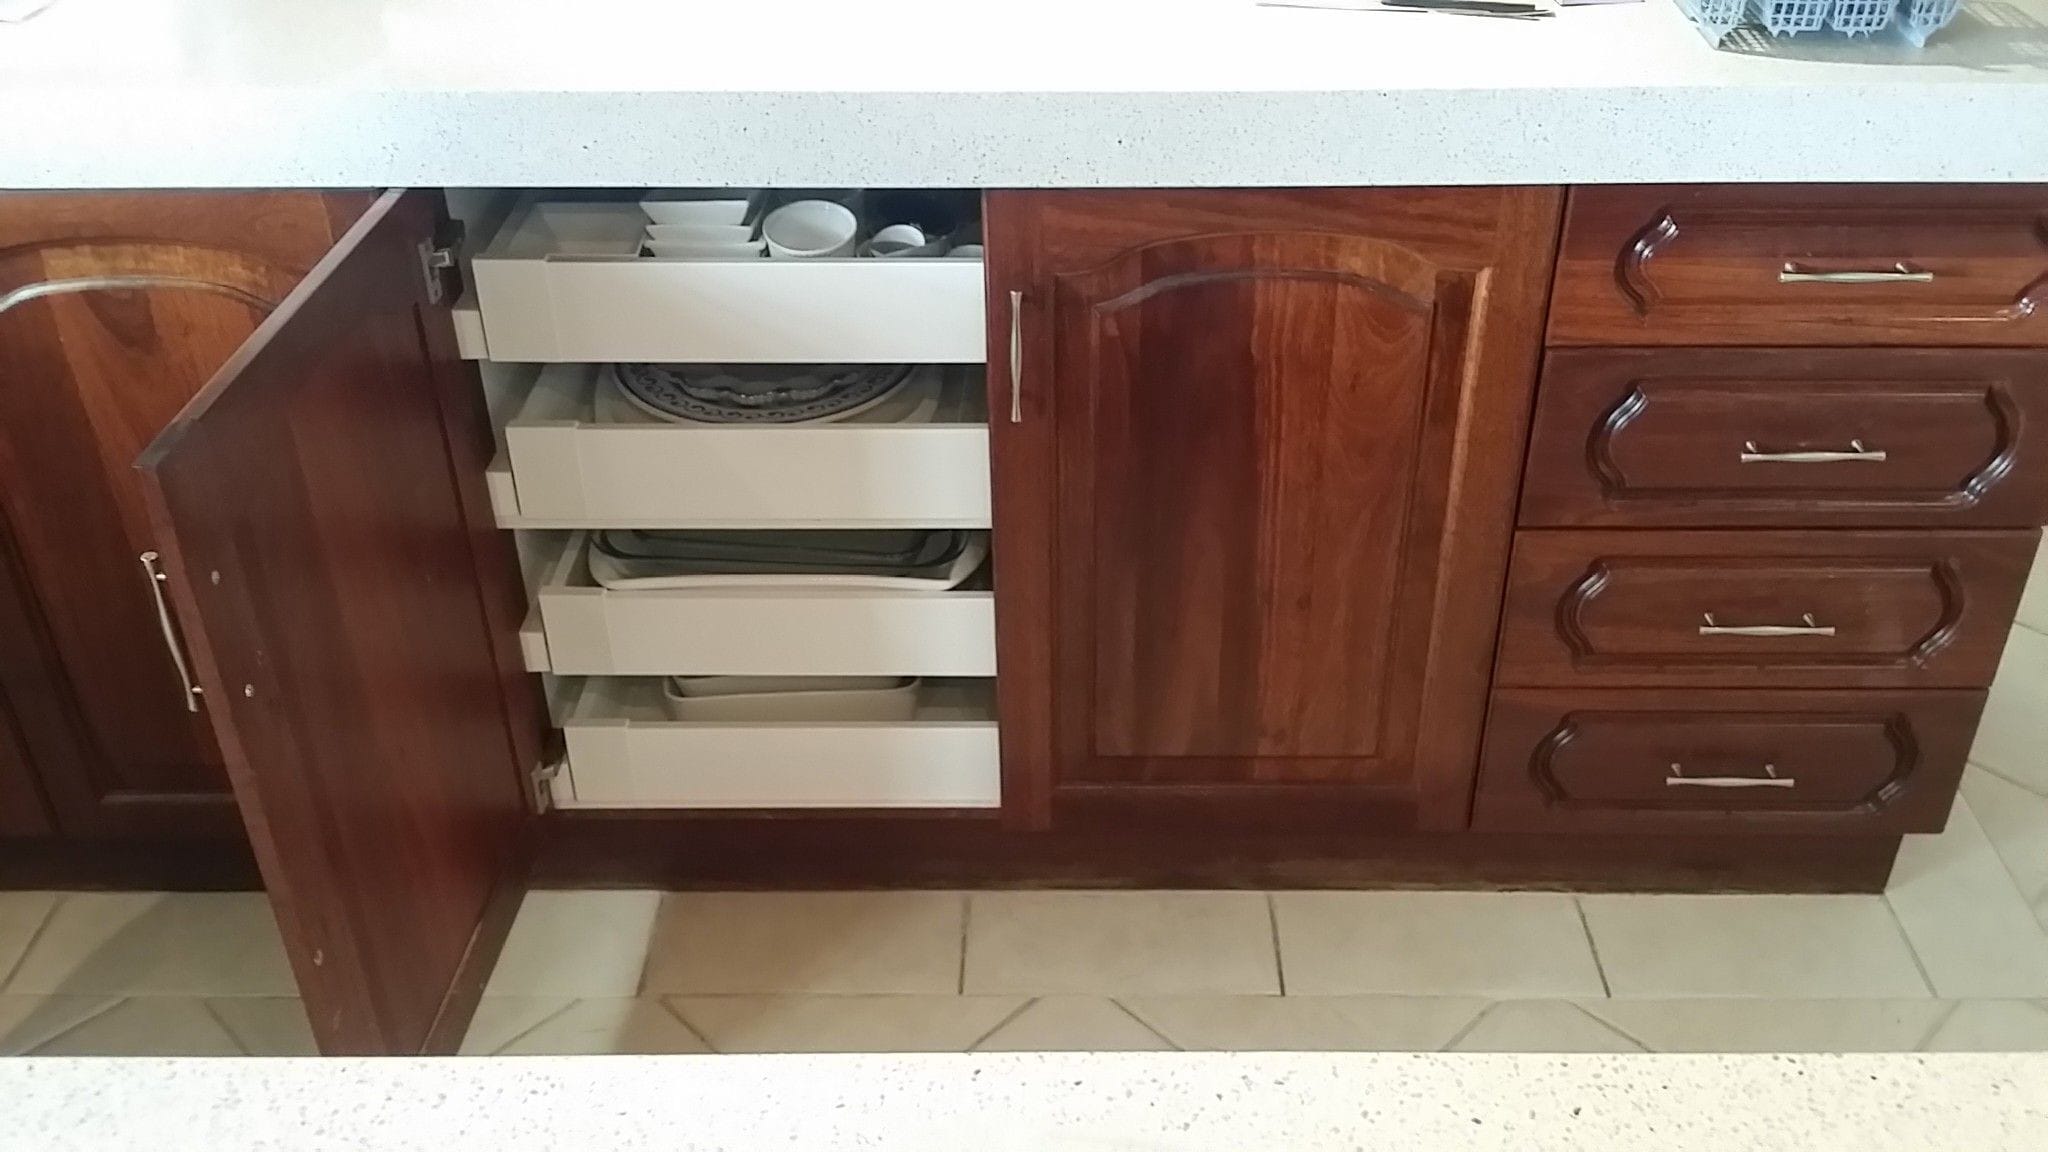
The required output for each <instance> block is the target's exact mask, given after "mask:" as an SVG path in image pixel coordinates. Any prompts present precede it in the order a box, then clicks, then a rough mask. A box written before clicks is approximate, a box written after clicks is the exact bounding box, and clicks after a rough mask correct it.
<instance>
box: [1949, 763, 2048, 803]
mask: <svg viewBox="0 0 2048 1152" xmlns="http://www.w3.org/2000/svg"><path fill="white" fill-rule="evenodd" d="M1968 766H1969V767H1971V768H1975V769H1976V770H1977V771H1979V772H1982V773H1984V774H1985V775H1986V776H1996V777H1998V778H1999V779H2000V780H2003V781H2005V782H2006V783H2007V784H2010V785H2012V786H2013V787H2015V788H2017V789H2019V790H2020V791H2022V792H2025V793H2027V794H2028V795H2030V796H2039V797H2040V798H2041V799H2043V800H2048V792H2043V791H2042V790H2041V789H2040V788H2039V787H2038V786H2036V785H2033V784H2029V783H2027V782H2026V781H2025V780H2020V779H2016V778H2014V777H2013V776H2012V774H2010V773H2008V772H2006V771H2005V770H2004V769H2001V768H1994V767H1992V766H1991V765H1989V764H1986V763H1984V762H1983V761H1982V760H1971V761H1969V763H1968Z"/></svg>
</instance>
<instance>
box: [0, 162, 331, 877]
mask: <svg viewBox="0 0 2048 1152" xmlns="http://www.w3.org/2000/svg"><path fill="white" fill-rule="evenodd" d="M365 202H366V200H365V198H364V197H363V196H362V195H360V194H345V193H336V194H323V193H316V192H223V193H63V194H51V193H10V194H4V195H0V380H4V381H5V387H0V536H4V537H5V539H4V540H0V597H4V598H5V599H6V600H7V603H6V604H4V605H0V690H4V692H5V694H6V696H7V699H8V701H9V704H10V705H11V707H12V708H13V710H14V712H15V714H16V716H17V718H18V720H19V723H20V728H21V732H22V747H23V748H24V750H25V752H26V754H27V756H28V758H29V760H30V762H31V763H32V764H33V765H34V766H35V768H36V769H37V773H38V775H39V777H40V779H41V783H42V788H43V791H44V792H45V793H46V794H47V796H48V797H49V800H50V802H51V805H52V807H53V808H54V815H55V823H56V828H55V831H56V832H58V833H60V834H63V835H67V836H71V837H83V838H99V839H126V840H138V841H140V840H149V841H169V840H195V839H219V840H239V839H241V836H242V832H241V825H240V821H239V820H238V819H237V817H236V815H235V810H234V804H233V801H232V798H231V796H230V795H229V792H228V782H227V774H226V772H225V771H224V770H223V768H222V767H221V763H220V752H219V749H218V748H217V747H215V745H214V740H213V736H212V733H211V732H210V731H209V729H208V727H207V723H206V717H205V715H204V713H203V709H202V702H201V700H200V698H199V697H198V696H196V695H194V694H192V693H191V692H189V691H188V688H189V686H190V682H189V680H188V679H187V678H185V677H184V676H182V675H181V674H180V670H179V668H178V666H177V662H176V659H175V657H174V656H173V654H172V647H171V644H170V642H169V640H168V637H174V636H175V635H176V626H175V623H168V624H167V623H166V621H165V620H164V618H163V616H162V613H161V612H160V610H159V602H158V599H157V597H156V594H155V586H156V585H157V584H158V583H159V582H158V581H157V580H156V579H155V576H154V574H153V573H152V572H151V571H150V570H149V569H148V568H147V567H146V566H145V565H144V564H143V562H142V559H141V558H142V554H143V553H145V552H147V551H149V550H150V549H151V548H152V544H151V543H150V536H149V531H148V526H147V517H146V515H145V512H144V509H143V502H142V490H141V485H140V483H139V481H138V479H137V478H136V476H135V474H134V471H133V465H134V461H135V457H136V454H137V453H139V452H140V451H141V450H142V448H143V447H144V446H145V445H147V444H148V443H149V440H150V438H151V437H152V436H154V435H155V434H156V433H157V431H158V430H159V429H161V428H162V427H163V426H164V425H165V424H166V423H167V422H169V420H170V419H171V417H173V416H175V415H176V414H177V412H178V410H179V409H180V408H182V407H183V406H184V405H185V403H186V402H187V401H188V400H190V399H191V398H192V396H193V394H194V393H196V392H197V391H198V390H199V388H200V386H201V385H202V384H204V383H205V382H206V380H207V378H208V377H209V376H210V375H212V373H213V371H214V370H215V369H216V368H218V367H219V366H220V365H221V364H222V363H223V362H224V361H225V360H226V359H227V358H228V356H229V355H231V354H232V353H233V352H234V350H235V349H236V348H237V347H238V346H239V345H240V344H241V343H242V342H243V341H244V340H246V339H247V338H248V337H249V335H250V333H252V332H254V331H255V329H256V326H257V325H258V324H260V323H261V322H262V321H263V318H264V317H265V316H268V315H269V314H270V312H271V310H272V309H273V308H275V307H276V305H277V302H278V301H280V300H282V299H283V298H284V296H285V294H286V293H288V292H290V291H291V289H292V286H293V285H294V284H297V283H298V282H299V279H300V278H301V277H303V276H304V275H305V274H306V272H307V270H308V269H310V268H311V267H312V266H313V265H314V263H315V262H317V261H318V260H319V259H320V257H321V256H322V255H324V254H325V253H326V252H327V250H328V249H329V248H330V247H332V246H333V243H334V237H335V236H336V235H337V234H338V228H339V227H346V225H347V218H346V217H348V216H349V215H351V214H352V213H353V212H359V211H360V210H361V207H362V205H363V204H364V203H365Z"/></svg>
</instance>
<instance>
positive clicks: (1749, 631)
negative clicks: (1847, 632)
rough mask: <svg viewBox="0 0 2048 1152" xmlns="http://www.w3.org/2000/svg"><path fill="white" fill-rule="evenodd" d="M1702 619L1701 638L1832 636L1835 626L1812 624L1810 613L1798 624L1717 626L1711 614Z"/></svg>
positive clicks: (1801, 618) (1802, 617)
mask: <svg viewBox="0 0 2048 1152" xmlns="http://www.w3.org/2000/svg"><path fill="white" fill-rule="evenodd" d="M1702 619H1704V620H1705V623H1703V624H1701V625H1700V635H1702V636H1833V635H1834V634H1835V626H1834V625H1833V624H1816V623H1814V621H1813V613H1811V612H1808V613H1806V614H1805V615H1803V616H1801V617H1800V620H1801V621H1803V622H1802V623H1799V624H1717V623H1715V622H1714V614H1713V613H1712V612H1708V613H1705V614H1704V615H1703V617H1702Z"/></svg>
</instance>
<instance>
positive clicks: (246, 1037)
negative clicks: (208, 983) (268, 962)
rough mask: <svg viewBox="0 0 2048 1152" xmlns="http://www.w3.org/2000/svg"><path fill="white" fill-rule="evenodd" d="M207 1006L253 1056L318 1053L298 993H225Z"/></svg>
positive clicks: (243, 1049)
mask: <svg viewBox="0 0 2048 1152" xmlns="http://www.w3.org/2000/svg"><path fill="white" fill-rule="evenodd" d="M206 1006H207V1007H208V1008H210V1009H212V1010H213V1014H214V1016H215V1017H216V1018H218V1019H219V1020H220V1022H221V1025H222V1027H225V1028H226V1029H227V1030H228V1035H230V1036H233V1037H234V1038H235V1043H237V1044H239V1045H241V1047H242V1051H244V1052H247V1053H248V1054H249V1055H251V1056H318V1055H319V1054H320V1048H319V1046H318V1045H316V1044H315V1043H314V1042H313V1026H312V1025H311V1024H310V1023H308V1022H307V1020H306V1006H305V1004H304V1003H302V1002H300V1000H299V999H298V998H297V997H294V996H222V997H219V998H217V999H213V1000H208V1001H207V1002H206Z"/></svg>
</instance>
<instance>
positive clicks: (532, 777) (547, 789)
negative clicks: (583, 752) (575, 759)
mask: <svg viewBox="0 0 2048 1152" xmlns="http://www.w3.org/2000/svg"><path fill="white" fill-rule="evenodd" d="M568 762H569V761H568V758H567V757H561V758H559V759H555V760H550V761H548V762H547V763H545V764H536V765H534V766H533V769H532V770H531V771H529V772H528V773H527V774H526V779H527V783H528V785H529V790H530V791H531V793H532V798H533V810H534V811H535V812H547V811H550V810H552V809H553V808H554V806H555V788H554V784H555V777H557V776H560V775H561V774H562V767H563V766H564V765H565V764H567V763H568Z"/></svg>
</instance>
